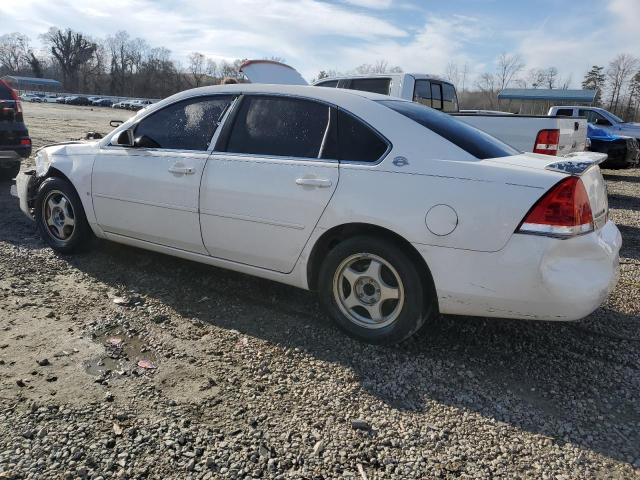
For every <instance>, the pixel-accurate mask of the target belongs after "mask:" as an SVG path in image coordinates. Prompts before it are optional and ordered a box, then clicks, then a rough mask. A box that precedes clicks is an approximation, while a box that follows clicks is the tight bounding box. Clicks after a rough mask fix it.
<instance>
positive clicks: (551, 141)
mask: <svg viewBox="0 0 640 480" xmlns="http://www.w3.org/2000/svg"><path fill="white" fill-rule="evenodd" d="M559 144H560V130H558V129H553V130H540V131H539V132H538V135H537V136H536V143H535V145H534V146H533V153H542V154H543V155H557V154H558V145H559Z"/></svg>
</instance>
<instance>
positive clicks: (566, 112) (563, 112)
mask: <svg viewBox="0 0 640 480" xmlns="http://www.w3.org/2000/svg"><path fill="white" fill-rule="evenodd" d="M556 117H573V108H559V109H558V110H557V111H556Z"/></svg>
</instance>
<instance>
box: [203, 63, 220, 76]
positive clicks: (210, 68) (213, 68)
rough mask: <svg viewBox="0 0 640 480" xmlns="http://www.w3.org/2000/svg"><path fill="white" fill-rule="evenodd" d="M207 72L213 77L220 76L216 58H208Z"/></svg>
mask: <svg viewBox="0 0 640 480" xmlns="http://www.w3.org/2000/svg"><path fill="white" fill-rule="evenodd" d="M206 72H207V75H209V76H210V77H212V78H217V77H218V64H217V63H216V62H215V60H212V59H211V58H207V67H206Z"/></svg>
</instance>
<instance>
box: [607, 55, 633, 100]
mask: <svg viewBox="0 0 640 480" xmlns="http://www.w3.org/2000/svg"><path fill="white" fill-rule="evenodd" d="M637 65H638V59H637V58H635V57H633V56H631V55H629V54H626V53H623V54H620V55H618V56H617V57H616V58H614V59H613V60H612V61H611V63H609V68H608V69H607V80H608V81H609V93H610V94H611V99H610V101H609V110H612V111H614V112H615V111H617V110H618V103H619V101H620V94H621V92H622V89H623V88H624V85H625V83H626V81H627V80H628V79H629V76H630V75H632V73H633V71H634V70H635V68H636V66H637Z"/></svg>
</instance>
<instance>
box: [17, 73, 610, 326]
mask: <svg viewBox="0 0 640 480" xmlns="http://www.w3.org/2000/svg"><path fill="white" fill-rule="evenodd" d="M251 92H257V93H277V94H279V95H290V96H297V97H305V98H311V99H313V100H316V101H320V102H326V103H329V104H331V105H336V106H338V107H340V108H342V109H344V110H346V111H348V112H349V113H350V114H352V115H353V116H356V117H358V118H360V119H362V120H363V121H364V122H366V123H367V124H368V125H369V126H370V127H371V128H373V129H375V130H377V131H378V132H381V133H383V135H384V137H385V138H386V139H387V140H388V143H389V148H388V150H387V151H386V153H385V154H384V156H383V157H382V158H380V159H379V161H377V162H371V163H365V162H359V163H358V162H350V161H348V160H346V161H341V163H337V162H332V161H324V160H316V159H314V160H309V159H296V158H290V159H286V158H278V159H268V158H265V157H264V156H263V157H260V158H258V157H255V158H254V156H253V155H247V154H230V153H223V152H212V151H209V152H202V153H198V154H193V153H190V154H185V155H184V156H182V154H180V155H178V154H177V153H176V152H167V151H164V152H153V161H152V160H150V159H145V158H144V157H145V155H147V153H148V152H144V151H143V150H137V149H135V148H131V149H128V148H123V149H119V150H117V152H116V153H113V154H111V153H109V152H111V151H112V150H111V147H110V145H111V140H112V139H113V138H114V137H115V136H116V135H119V133H120V132H122V131H123V130H125V129H127V128H129V127H130V126H131V125H132V124H133V123H134V122H136V121H137V120H138V119H140V118H142V117H144V116H146V115H148V114H151V113H153V112H154V111H156V110H158V109H160V108H163V107H164V106H166V105H168V104H170V103H172V102H176V101H180V100H181V99H184V98H189V97H193V96H199V95H211V94H212V93H225V94H229V93H231V94H242V93H245V94H246V93H251ZM385 98H388V97H383V96H381V95H372V94H364V93H360V92H358V93H354V92H349V91H339V89H329V88H313V87H283V86H265V85H241V86H234V85H229V86H225V87H214V88H204V89H196V90H193V91H190V92H182V93H180V94H178V95H176V96H174V97H171V98H169V99H165V100H163V101H160V102H158V103H157V104H154V105H151V106H150V107H149V108H148V109H146V110H145V111H143V113H141V114H139V115H138V116H136V117H134V118H133V119H131V120H129V121H127V122H126V123H125V124H123V125H122V126H121V127H119V128H117V129H116V130H115V131H114V132H112V133H111V134H110V135H107V136H106V137H105V138H104V139H103V140H101V141H99V142H92V143H86V144H76V145H59V146H53V147H49V148H46V149H45V150H44V151H43V152H41V153H40V155H39V157H38V159H37V166H38V171H39V173H38V174H39V175H41V176H44V175H46V174H47V173H46V172H47V170H48V169H50V168H55V169H57V170H58V171H60V172H61V173H62V174H63V175H65V176H66V177H67V178H68V179H69V180H70V181H71V182H72V184H73V185H74V187H75V188H76V189H77V191H78V194H79V196H80V198H81V199H82V202H83V206H84V209H85V211H86V214H87V217H88V220H89V223H90V224H91V225H92V228H94V231H95V232H96V233H97V234H98V235H99V236H103V237H105V238H107V239H110V240H114V241H118V242H121V243H125V244H129V245H134V246H138V247H142V248H147V249H149V250H154V251H159V252H163V253H168V254H171V255H175V256H179V257H182V258H187V259H190V260H195V261H198V262H202V263H206V264H210V265H216V266H220V267H224V268H230V269H233V270H237V271H240V272H243V273H248V274H252V275H256V276H260V277H264V278H268V279H271V280H276V281H280V282H283V283H287V284H290V285H295V286H297V287H302V288H307V287H308V280H309V279H308V277H307V275H308V271H309V270H308V268H307V267H308V262H309V258H310V255H311V252H312V250H313V248H314V246H315V245H316V243H317V242H318V240H319V239H320V238H321V236H322V235H323V234H324V233H325V232H327V231H328V230H329V229H333V228H334V227H339V226H341V225H345V224H369V225H374V226H377V227H381V228H384V229H387V230H390V231H391V232H393V233H395V234H396V235H397V236H400V237H402V238H403V239H404V240H406V241H407V242H408V243H409V244H411V245H412V247H411V246H410V245H407V244H405V245H406V247H407V248H414V249H415V250H416V251H417V252H418V253H419V254H420V255H421V256H422V257H423V258H424V260H425V263H426V265H427V266H428V268H429V269H430V271H431V276H432V277H433V279H434V283H435V288H436V292H437V295H438V302H439V305H440V311H441V312H443V313H453V314H470V315H487V316H496V317H512V318H534V319H558V320H572V319H576V318H580V317H582V316H584V315H586V314H588V313H590V312H591V311H592V310H593V309H594V308H596V307H597V305H598V304H599V303H600V302H601V301H602V299H603V298H604V296H605V295H606V294H607V292H608V291H609V289H610V288H611V286H612V285H613V284H614V283H615V279H616V274H617V264H618V251H619V248H620V242H621V240H620V234H619V232H618V230H617V229H616V228H615V226H614V225H613V224H612V223H611V222H608V223H606V222H603V223H602V224H599V225H597V228H596V229H595V231H593V232H591V233H588V234H585V235H582V236H578V237H575V238H570V239H568V240H561V239H557V238H549V237H544V236H538V235H525V234H521V233H514V232H515V231H516V230H517V228H518V225H519V223H520V222H521V221H522V220H523V218H524V216H525V215H526V214H527V212H528V211H529V209H530V208H531V207H532V206H533V205H534V204H535V203H536V201H537V200H538V199H539V198H540V197H542V196H543V195H544V194H545V192H547V191H548V190H549V189H550V188H551V187H552V186H554V185H555V184H556V183H558V182H559V181H560V180H562V179H564V178H566V177H567V175H569V174H570V172H563V171H558V169H556V170H550V169H548V168H546V167H547V166H548V165H549V163H552V162H553V161H557V160H556V159H553V158H551V157H547V156H543V155H531V154H523V155H511V156H505V157H500V158H491V159H486V160H479V159H478V158H476V157H474V156H473V155H471V154H470V153H468V152H467V151H466V150H465V149H463V148H462V147H460V146H457V145H455V144H454V143H452V142H450V141H448V140H446V139H445V138H444V137H443V136H440V135H438V134H436V133H434V131H432V130H430V129H428V128H425V127H423V126H422V125H420V124H418V123H417V122H415V121H413V120H410V119H409V118H408V117H405V116H404V115H401V114H400V113H397V112H395V111H393V110H391V109H390V108H388V107H386V106H384V105H383V104H381V103H379V102H376V101H371V100H384V99H385ZM227 117H228V115H227ZM225 118H226V117H225ZM214 141H215V137H214ZM214 143H215V142H214ZM212 148H213V147H210V150H211V149H212ZM114 152H115V150H114ZM123 152H124V153H123ZM98 154H99V155H100V160H99V162H96V160H95V159H96V155H98ZM111 155H112V157H110V156H111ZM136 156H139V157H140V158H134V157H136ZM178 157H180V158H179V159H178ZM196 157H197V158H196ZM138 160H140V162H138ZM147 160H148V161H147ZM178 160H180V161H181V162H182V163H183V164H185V165H183V166H189V167H190V168H193V170H194V171H193V173H194V174H193V175H190V176H188V177H189V178H188V179H187V178H185V177H187V176H182V177H180V178H179V180H180V181H182V180H186V182H183V183H182V186H181V187H179V188H176V187H175V185H176V184H175V183H173V180H175V179H171V178H169V177H168V176H167V173H170V172H168V168H167V167H170V165H169V163H171V162H177V161H178ZM191 160H193V164H190V165H186V163H185V162H187V161H191ZM583 160H584V162H583V163H585V164H587V163H589V162H588V161H587V160H589V161H591V160H593V159H587V158H586V157H585V158H584V159H583ZM576 161H580V158H578V159H577V160H576ZM590 168H592V170H589V169H586V170H585V171H581V172H580V173H579V174H582V175H583V178H584V184H585V188H586V190H587V192H588V195H589V199H590V201H591V207H592V210H593V211H594V217H595V216H596V215H598V214H599V213H600V211H601V210H603V209H604V210H605V211H606V194H605V190H604V186H603V180H602V176H601V175H600V173H599V170H598V167H596V166H593V167H590ZM116 174H117V175H116ZM92 177H93V178H92ZM298 179H307V180H314V179H315V180H327V181H328V182H327V183H324V182H323V183H322V185H323V186H326V188H325V187H322V188H318V185H315V186H314V185H307V184H305V183H304V182H302V183H298ZM20 185H21V191H24V182H21V183H20ZM22 196H24V193H22ZM92 198H93V201H92ZM434 209H435V210H434ZM172 211H176V212H179V213H178V217H174V216H172V215H173V214H172V213H171V212H172ZM433 211H435V212H436V213H435V214H431V213H430V212H433ZM96 214H97V217H96ZM187 214H188V215H187ZM180 215H187V216H188V217H189V220H188V221H187V222H182V221H181V220H180V219H179V217H180ZM176 218H178V219H177V220H176ZM118 222H123V223H118ZM163 222H164V225H163ZM116 224H117V225H116ZM101 226H102V227H104V230H106V231H103V229H102V228H101ZM194 227H197V231H198V232H197V233H198V235H195V236H194V235H193V230H194ZM162 228H164V230H162V231H160V230H158V229H162ZM154 229H156V230H154ZM154 232H155V233H154ZM200 233H201V235H200ZM184 234H186V235H188V238H186V237H185V238H182V237H178V235H184ZM198 236H199V237H200V238H199V239H198V238H195V237H198ZM134 237H135V238H134ZM169 237H171V238H169ZM199 244H200V245H201V248H198V245H199Z"/></svg>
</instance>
